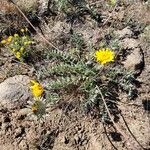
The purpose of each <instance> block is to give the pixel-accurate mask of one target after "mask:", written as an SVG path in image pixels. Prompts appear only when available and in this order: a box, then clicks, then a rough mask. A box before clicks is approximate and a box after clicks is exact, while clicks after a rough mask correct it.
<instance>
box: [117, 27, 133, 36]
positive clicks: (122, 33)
mask: <svg viewBox="0 0 150 150" xmlns="http://www.w3.org/2000/svg"><path fill="white" fill-rule="evenodd" d="M114 33H115V35H116V36H118V38H119V39H123V38H127V37H128V38H130V37H131V36H132V34H133V33H132V31H131V30H130V29H129V27H126V28H124V29H122V30H118V31H115V32H114Z"/></svg>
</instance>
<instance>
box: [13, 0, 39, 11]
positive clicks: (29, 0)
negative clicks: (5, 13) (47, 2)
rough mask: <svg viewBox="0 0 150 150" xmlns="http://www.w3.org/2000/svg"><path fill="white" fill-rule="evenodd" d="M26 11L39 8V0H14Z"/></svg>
mask: <svg viewBox="0 0 150 150" xmlns="http://www.w3.org/2000/svg"><path fill="white" fill-rule="evenodd" d="M13 1H14V3H15V4H16V5H17V6H18V7H19V8H20V9H21V10H23V11H24V12H34V11H36V10H37V8H38V0H13Z"/></svg>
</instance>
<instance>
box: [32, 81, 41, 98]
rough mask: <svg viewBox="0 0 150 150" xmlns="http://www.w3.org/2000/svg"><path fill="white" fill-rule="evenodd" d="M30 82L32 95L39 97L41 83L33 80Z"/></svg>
mask: <svg viewBox="0 0 150 150" xmlns="http://www.w3.org/2000/svg"><path fill="white" fill-rule="evenodd" d="M31 84H32V86H31V87H30V88H31V91H32V94H33V96H34V97H40V96H41V95H42V94H43V92H44V89H43V87H42V85H41V84H39V83H38V82H37V81H35V80H31Z"/></svg>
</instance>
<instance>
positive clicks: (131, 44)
mask: <svg viewBox="0 0 150 150" xmlns="http://www.w3.org/2000/svg"><path fill="white" fill-rule="evenodd" d="M139 44H140V43H139V41H138V40H136V39H132V38H125V39H123V40H122V41H121V42H120V44H119V46H120V47H121V48H123V49H134V48H137V47H139Z"/></svg>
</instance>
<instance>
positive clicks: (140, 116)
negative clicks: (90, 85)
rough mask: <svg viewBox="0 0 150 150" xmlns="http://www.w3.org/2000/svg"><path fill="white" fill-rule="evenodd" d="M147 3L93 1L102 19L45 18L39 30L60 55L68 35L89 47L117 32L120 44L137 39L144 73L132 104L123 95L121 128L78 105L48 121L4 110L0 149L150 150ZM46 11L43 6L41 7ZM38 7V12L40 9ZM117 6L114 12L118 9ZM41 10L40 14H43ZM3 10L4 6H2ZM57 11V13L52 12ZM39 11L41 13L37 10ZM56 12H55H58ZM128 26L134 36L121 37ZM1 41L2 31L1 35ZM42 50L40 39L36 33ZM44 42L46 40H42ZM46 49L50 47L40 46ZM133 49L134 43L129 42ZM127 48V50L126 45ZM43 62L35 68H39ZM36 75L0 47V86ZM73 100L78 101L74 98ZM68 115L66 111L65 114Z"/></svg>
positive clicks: (0, 111)
mask: <svg viewBox="0 0 150 150" xmlns="http://www.w3.org/2000/svg"><path fill="white" fill-rule="evenodd" d="M149 3H150V2H149V1H142V0H141V1H133V2H130V1H129V2H124V1H119V2H118V4H117V5H116V6H113V7H112V6H111V7H110V6H109V5H108V2H107V1H101V2H100V1H94V0H89V1H88V4H90V5H93V7H95V11H96V12H97V14H101V15H100V19H99V20H95V19H93V18H92V17H91V16H90V15H88V14H85V15H83V16H82V17H81V20H80V19H78V18H77V19H76V18H75V19H73V22H72V21H71V22H72V23H70V21H68V20H67V18H66V17H64V16H63V15H62V14H61V13H60V14H58V15H56V16H55V15H54V16H53V15H52V14H49V15H47V16H46V15H45V16H40V15H41V14H38V15H39V18H40V19H41V18H44V19H43V20H42V19H41V20H42V21H41V22H40V24H39V25H38V26H39V27H37V30H38V31H40V30H41V31H42V33H43V34H44V35H45V37H46V38H47V39H48V40H49V41H50V42H52V43H54V44H55V46H57V47H58V48H59V49H60V50H65V49H67V48H69V46H70V45H69V42H68V38H69V36H70V34H71V33H70V30H73V31H74V32H77V33H80V34H82V35H83V38H84V43H85V46H86V47H87V46H88V45H91V44H92V45H94V48H99V46H100V44H99V43H100V42H101V41H102V40H103V39H105V41H108V43H109V42H110V41H115V37H112V33H119V35H120V37H121V38H119V42H122V40H123V39H127V38H129V39H134V40H135V41H136V42H139V43H140V44H139V47H140V48H141V50H142V52H143V54H144V68H141V73H139V74H138V76H137V80H138V82H139V84H138V87H137V90H138V96H137V98H135V99H134V100H129V99H128V98H127V96H126V94H125V93H120V96H119V99H120V102H119V103H118V108H119V110H120V114H119V117H118V120H117V122H116V124H117V126H119V128H120V129H121V132H120V131H117V130H116V129H115V127H114V126H112V125H105V124H103V123H102V122H101V121H100V120H99V119H98V118H93V117H92V116H90V115H86V114H83V113H81V111H80V110H79V109H77V107H75V105H76V104H73V105H69V104H66V105H64V106H59V107H56V108H55V109H53V110H52V111H51V112H50V113H49V116H47V117H46V119H43V120H41V121H37V120H32V119H31V118H30V117H29V116H28V115H27V114H26V113H23V112H22V109H20V108H18V109H17V108H15V109H8V108H4V107H0V116H1V117H0V149H1V150H115V149H117V150H142V149H145V150H149V149H150V118H149V117H150V113H149V111H150V57H149V56H150V18H149V14H150V5H149ZM41 7H42V6H41ZM41 7H39V8H41ZM114 7H115V8H114ZM39 8H38V9H39ZM3 9H4V6H3ZM52 10H53V9H52ZM38 11H39V10H38ZM54 11H55V9H54ZM126 27H128V28H129V30H128V31H130V32H131V33H127V31H125V33H123V31H124V29H125V28H126ZM0 34H1V35H0V36H1V37H2V36H3V34H4V33H3V32H1V33H0ZM34 39H36V40H37V41H38V42H39V44H38V45H37V47H38V48H39V49H40V48H42V47H43V45H41V41H42V39H41V38H40V37H39V36H38V35H37V34H36V33H34ZM42 42H43V41H42ZM42 44H44V45H46V43H44V42H43V43H42ZM130 44H131V45H132V44H133V43H130ZM125 46H127V45H125ZM128 46H129V45H128ZM42 63H43V62H42V61H39V62H37V63H36V67H39V66H42V65H43V64H42ZM20 74H21V75H27V76H29V77H33V76H34V71H33V67H32V66H30V65H25V64H23V63H20V62H18V61H14V56H12V55H11V54H10V53H9V51H7V50H6V49H5V48H3V47H1V48H0V83H1V82H3V81H4V80H5V79H7V78H8V77H12V76H14V75H20ZM74 98H75V97H74ZM66 110H67V111H66Z"/></svg>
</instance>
